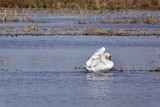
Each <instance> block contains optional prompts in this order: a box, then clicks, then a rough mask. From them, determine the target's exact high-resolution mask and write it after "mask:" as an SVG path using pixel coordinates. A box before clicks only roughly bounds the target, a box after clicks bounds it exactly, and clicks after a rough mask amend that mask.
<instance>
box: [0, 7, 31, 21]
mask: <svg viewBox="0 0 160 107" xmlns="http://www.w3.org/2000/svg"><path fill="white" fill-rule="evenodd" d="M31 21H33V20H32V16H31V15H30V14H29V9H19V8H0V22H3V23H6V22H31Z"/></svg>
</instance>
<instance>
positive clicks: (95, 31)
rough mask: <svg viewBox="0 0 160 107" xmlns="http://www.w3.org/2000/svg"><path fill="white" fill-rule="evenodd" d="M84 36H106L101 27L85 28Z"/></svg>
mask: <svg viewBox="0 0 160 107" xmlns="http://www.w3.org/2000/svg"><path fill="white" fill-rule="evenodd" d="M82 34H83V35H104V31H103V29H101V28H99V27H96V28H93V27H86V28H84V30H83V32H82Z"/></svg>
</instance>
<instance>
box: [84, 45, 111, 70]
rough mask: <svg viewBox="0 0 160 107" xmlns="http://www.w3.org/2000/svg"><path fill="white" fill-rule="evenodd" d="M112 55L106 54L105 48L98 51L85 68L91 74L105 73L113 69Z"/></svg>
mask: <svg viewBox="0 0 160 107" xmlns="http://www.w3.org/2000/svg"><path fill="white" fill-rule="evenodd" d="M113 66H114V63H113V61H112V60H111V54H109V53H107V52H105V48H104V47H102V48H100V49H98V50H97V51H96V52H95V53H94V54H93V55H92V56H91V57H90V58H89V59H88V61H87V62H86V65H84V67H85V68H86V69H87V70H88V71H90V72H99V71H100V72H104V71H108V70H110V69H111V68H113Z"/></svg>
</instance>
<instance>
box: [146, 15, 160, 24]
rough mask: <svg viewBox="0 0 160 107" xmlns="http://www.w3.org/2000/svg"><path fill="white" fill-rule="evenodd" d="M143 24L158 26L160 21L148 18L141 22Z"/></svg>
mask: <svg viewBox="0 0 160 107" xmlns="http://www.w3.org/2000/svg"><path fill="white" fill-rule="evenodd" d="M143 22H144V23H145V24H159V23H160V20H158V19H156V18H154V17H152V16H150V17H147V18H146V19H145V20H144V21H143Z"/></svg>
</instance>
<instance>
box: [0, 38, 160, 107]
mask: <svg viewBox="0 0 160 107" xmlns="http://www.w3.org/2000/svg"><path fill="white" fill-rule="evenodd" d="M102 46H104V47H106V51H108V52H110V53H111V55H112V58H113V62H114V64H115V66H114V69H115V70H112V71H110V72H108V73H104V74H95V73H87V72H86V70H85V69H83V67H82V63H85V61H86V60H87V58H88V57H89V56H90V55H92V54H93V52H94V51H95V50H96V49H98V48H101V47H102ZM157 48H160V38H159V37H156V36H154V37H143V36H142V37H103V36H102V37H95V36H79V37H74V36H53V37H51V36H50V37H49V36H48V37H47V36H46V37H26V36H18V37H0V87H1V88H0V107H98V106H99V107H118V106H119V107H135V106H138V107H151V106H152V107H158V106H159V105H160V102H159V101H160V91H159V88H160V73H158V72H149V70H150V69H152V68H154V67H157V66H159V64H160V59H159V57H158V55H157V53H156V49H157ZM120 64H123V65H124V66H125V68H126V69H127V70H129V71H124V72H119V71H118V70H120Z"/></svg>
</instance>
